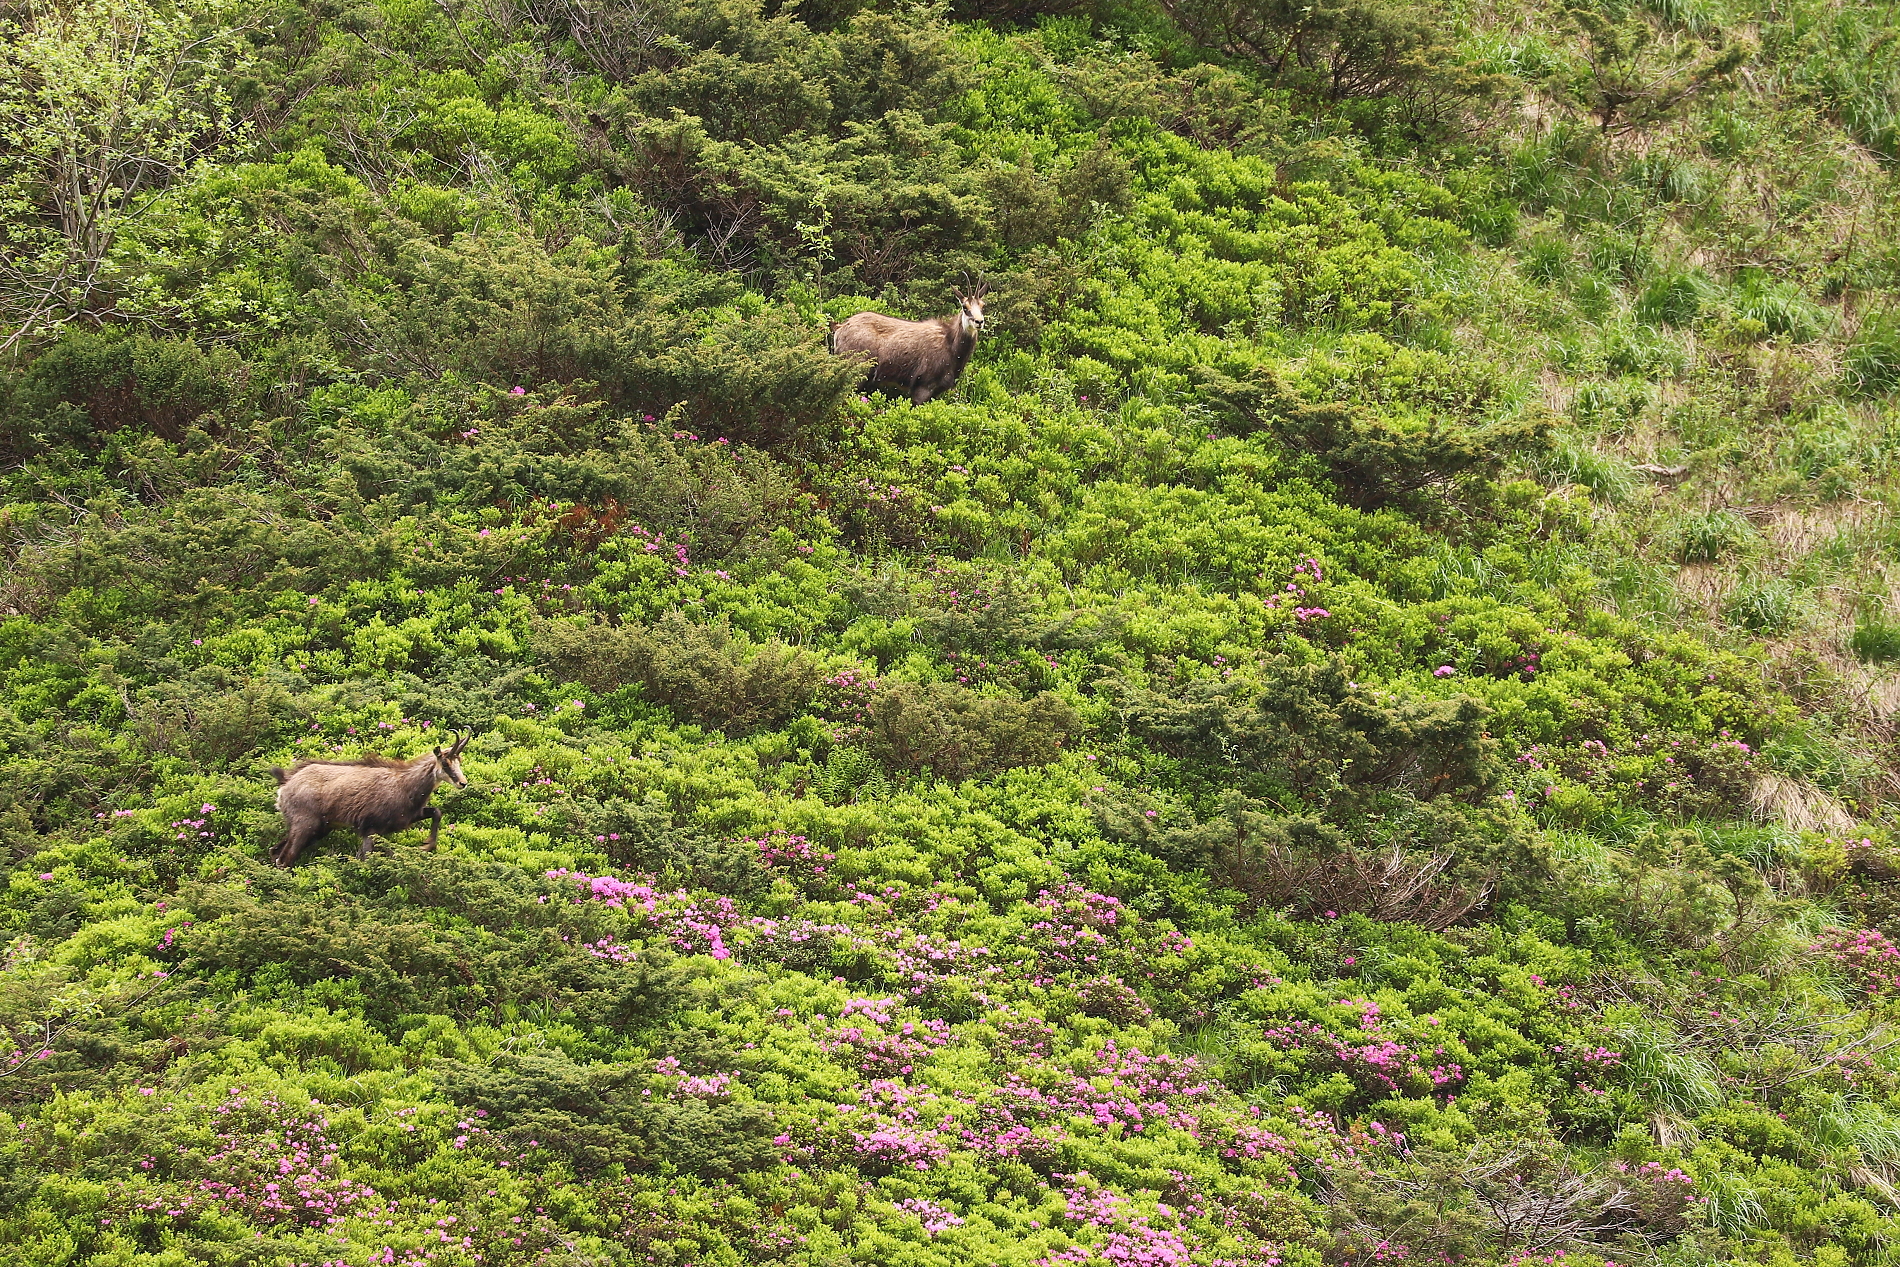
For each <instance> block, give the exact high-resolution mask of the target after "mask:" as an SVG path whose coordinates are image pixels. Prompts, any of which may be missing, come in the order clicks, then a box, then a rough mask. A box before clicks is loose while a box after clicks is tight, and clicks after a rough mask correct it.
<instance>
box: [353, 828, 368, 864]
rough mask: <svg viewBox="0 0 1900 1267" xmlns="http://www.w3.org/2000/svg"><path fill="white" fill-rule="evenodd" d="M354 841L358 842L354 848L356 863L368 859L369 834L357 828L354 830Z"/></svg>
mask: <svg viewBox="0 0 1900 1267" xmlns="http://www.w3.org/2000/svg"><path fill="white" fill-rule="evenodd" d="M356 839H357V841H358V844H357V846H356V858H357V861H359V862H361V861H363V860H365V859H367V858H368V857H369V840H370V833H369V832H366V831H364V830H363V829H362V828H361V827H358V828H357V829H356Z"/></svg>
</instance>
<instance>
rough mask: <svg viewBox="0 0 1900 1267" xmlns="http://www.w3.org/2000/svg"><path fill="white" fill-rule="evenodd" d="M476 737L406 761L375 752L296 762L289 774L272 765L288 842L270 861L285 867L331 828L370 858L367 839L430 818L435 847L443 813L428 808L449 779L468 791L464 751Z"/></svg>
mask: <svg viewBox="0 0 1900 1267" xmlns="http://www.w3.org/2000/svg"><path fill="white" fill-rule="evenodd" d="M471 738H473V736H472V735H463V736H462V737H461V738H459V739H457V740H456V741H455V742H454V743H453V744H452V745H450V747H449V750H448V751H447V752H444V751H442V749H440V748H437V749H435V750H434V751H433V752H426V753H424V754H423V755H421V756H419V757H411V758H410V759H409V760H407V761H393V760H391V759H390V758H388V757H379V756H377V755H376V754H375V753H373V752H372V753H370V754H369V755H367V756H363V757H358V758H357V759H356V760H354V761H311V760H309V759H307V758H306V759H305V760H302V761H299V762H297V764H295V765H293V766H291V767H290V769H289V770H282V769H278V768H276V767H272V769H271V773H272V774H273V775H275V776H276V777H277V782H278V783H279V784H280V785H281V786H279V787H278V789H277V808H278V809H279V810H280V811H282V813H283V815H284V824H285V828H286V830H285V834H284V843H283V844H282V845H281V846H279V847H278V849H277V851H276V853H274V854H273V855H272V856H271V861H273V862H275V863H276V864H277V865H278V866H280V867H287V866H289V865H290V864H291V863H293V862H295V861H297V855H298V853H299V852H301V851H302V849H303V847H304V846H305V845H307V844H309V843H310V842H311V841H313V840H315V839H316V838H317V837H318V836H321V835H322V834H323V833H324V832H326V831H328V830H329V829H330V828H332V827H348V828H350V829H351V830H353V831H354V832H355V833H356V838H357V840H358V841H359V842H360V844H359V846H358V848H357V851H356V856H357V857H359V858H367V857H369V838H370V837H371V836H387V835H388V834H389V833H390V832H395V831H401V830H402V829H403V828H405V827H412V826H414V825H415V824H417V823H419V822H421V821H422V820H423V819H425V818H426V819H429V820H430V823H429V848H431V849H434V848H435V837H436V833H437V832H439V831H440V830H441V829H442V811H441V810H439V809H437V808H436V807H435V806H433V805H431V804H429V797H430V796H431V795H432V794H433V793H434V792H435V785H436V784H438V783H440V782H441V781H442V780H444V779H447V780H448V781H449V782H451V783H453V784H455V786H456V787H467V786H468V779H467V778H465V777H464V776H463V774H462V749H463V748H465V747H467V746H468V741H469V740H470V739H471Z"/></svg>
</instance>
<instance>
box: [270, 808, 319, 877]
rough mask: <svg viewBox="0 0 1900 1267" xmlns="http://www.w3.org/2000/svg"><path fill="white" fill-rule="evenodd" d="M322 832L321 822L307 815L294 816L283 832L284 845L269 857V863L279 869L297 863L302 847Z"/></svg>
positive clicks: (278, 847)
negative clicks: (272, 863) (274, 864)
mask: <svg viewBox="0 0 1900 1267" xmlns="http://www.w3.org/2000/svg"><path fill="white" fill-rule="evenodd" d="M322 831H323V820H322V819H321V818H315V817H311V816H308V815H296V816H294V817H290V818H289V823H288V825H287V828H286V830H285V832H284V843H283V844H281V845H279V846H277V851H276V852H275V853H273V854H272V855H271V861H272V862H274V863H276V864H277V865H278V866H280V867H287V866H289V865H290V864H291V863H293V862H295V861H297V855H298V854H300V853H302V852H303V847H304V846H305V845H307V844H309V843H310V842H311V841H313V840H315V839H316V838H317V836H318V835H319V834H320V833H321V832H322Z"/></svg>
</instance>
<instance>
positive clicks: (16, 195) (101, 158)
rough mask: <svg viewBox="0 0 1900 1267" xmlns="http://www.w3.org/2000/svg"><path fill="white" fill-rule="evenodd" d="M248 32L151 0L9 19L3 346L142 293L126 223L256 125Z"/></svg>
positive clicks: (2, 55)
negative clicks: (121, 264) (247, 116)
mask: <svg viewBox="0 0 1900 1267" xmlns="http://www.w3.org/2000/svg"><path fill="white" fill-rule="evenodd" d="M237 34H238V32H237V29H236V28H235V27H234V26H232V25H230V24H228V23H226V22H223V21H221V20H219V19H218V18H216V17H213V16H210V15H200V14H195V13H193V12H191V11H189V10H186V9H177V8H171V7H165V8H160V7H155V6H153V5H151V4H148V3H147V0H76V2H74V3H66V4H61V3H57V2H56V0H28V3H26V4H25V5H24V6H22V7H21V8H20V9H18V10H15V11H14V16H12V18H11V20H4V21H0V314H3V315H4V320H5V322H6V328H5V334H4V337H0V349H6V348H11V347H13V346H15V345H16V344H18V343H19V342H20V341H21V340H22V339H26V338H29V337H33V336H35V335H37V334H39V333H42V332H45V331H48V330H52V329H57V328H58V327H59V326H60V325H62V324H63V323H65V322H67V321H72V320H76V319H90V320H93V321H103V320H106V319H109V318H111V317H113V316H116V315H122V314H123V312H124V310H125V308H126V307H127V306H128V305H131V304H132V303H133V302H134V301H132V300H131V299H130V298H129V296H128V295H127V294H126V293H125V289H124V287H123V286H122V285H121V284H120V283H119V280H118V279H117V278H116V277H115V276H114V272H113V269H112V255H113V248H114V246H115V245H116V244H117V243H118V241H119V238H120V236H121V234H122V232H123V231H124V230H125V229H126V227H127V226H128V225H130V224H132V223H133V222H135V221H137V220H138V219H139V218H140V217H141V216H143V215H145V214H146V213H147V212H148V211H150V210H151V208H152V207H153V205H154V204H155V202H156V200H157V199H158V198H159V196H160V195H161V194H162V193H163V192H164V191H165V190H166V189H167V188H168V187H169V186H171V185H173V184H174V183H175V182H176V181H177V180H178V179H179V178H180V177H182V176H184V175H185V174H186V173H188V172H189V171H191V170H192V169H193V168H194V167H195V166H197V165H198V164H200V163H202V162H204V161H205V160H206V159H208V158H209V157H211V156H212V155H214V154H216V153H218V152H219V151H221V150H224V149H226V148H227V147H229V146H230V145H231V143H232V142H234V141H235V140H237V139H238V138H239V137H240V136H242V134H243V126H242V124H241V123H240V122H239V121H238V120H237V119H236V118H235V116H234V115H233V113H232V111H231V104H230V97H229V92H228V88H227V85H228V84H229V83H230V82H231V78H232V75H233V72H234V71H235V70H236V69H237V68H238V65H239V63H240V61H241V60H242V58H241V54H240V52H239V49H238V42H237V39H236V37H237Z"/></svg>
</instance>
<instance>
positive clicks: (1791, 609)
mask: <svg viewBox="0 0 1900 1267" xmlns="http://www.w3.org/2000/svg"><path fill="white" fill-rule="evenodd" d="M1726 614H1727V616H1728V619H1729V621H1730V623H1732V624H1736V625H1740V626H1741V627H1742V628H1744V629H1747V630H1751V631H1753V632H1755V633H1763V634H1779V633H1786V632H1787V631H1788V630H1789V629H1790V628H1792V627H1793V626H1794V623H1795V618H1796V616H1797V614H1798V612H1797V609H1796V606H1795V592H1794V587H1793V586H1791V585H1789V584H1788V583H1787V582H1786V581H1757V582H1754V583H1751V584H1748V585H1744V586H1743V587H1742V588H1741V589H1739V590H1737V591H1736V592H1735V594H1734V596H1733V597H1731V598H1730V599H1729V603H1728V610H1727V613H1726Z"/></svg>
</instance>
